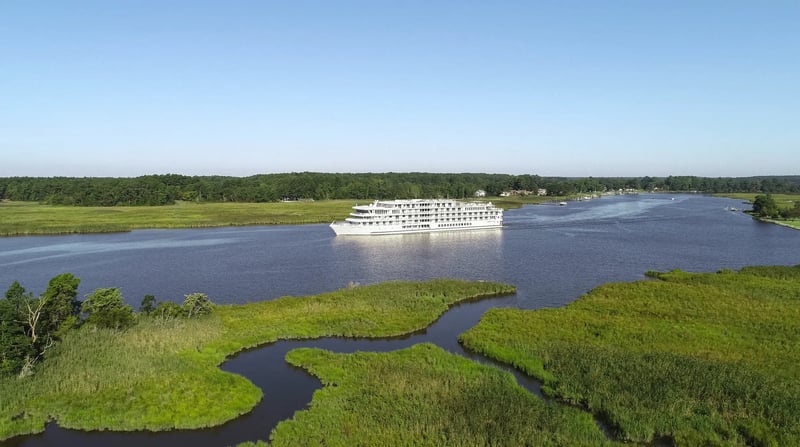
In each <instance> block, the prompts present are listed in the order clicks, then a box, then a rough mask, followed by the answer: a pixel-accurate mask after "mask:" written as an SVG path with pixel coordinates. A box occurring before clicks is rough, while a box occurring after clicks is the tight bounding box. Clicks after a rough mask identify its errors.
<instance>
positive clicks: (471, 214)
mask: <svg viewBox="0 0 800 447" xmlns="http://www.w3.org/2000/svg"><path fill="white" fill-rule="evenodd" d="M502 226H503V210H502V209H500V208H497V207H496V206H494V205H492V203H491V202H489V203H481V202H460V201H457V200H451V199H415V200H387V201H381V200H376V201H375V202H373V203H370V204H369V205H356V206H354V207H353V212H351V213H350V217H348V218H347V219H345V220H344V222H334V223H332V224H331V228H332V229H333V231H334V232H335V233H336V235H340V236H343V235H376V234H400V233H428V232H432V231H452V230H477V229H482V228H500V227H502Z"/></svg>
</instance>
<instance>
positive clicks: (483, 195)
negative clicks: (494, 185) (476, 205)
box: [475, 189, 486, 197]
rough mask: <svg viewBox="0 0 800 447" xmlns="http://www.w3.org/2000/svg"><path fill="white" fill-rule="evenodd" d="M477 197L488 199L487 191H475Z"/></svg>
mask: <svg viewBox="0 0 800 447" xmlns="http://www.w3.org/2000/svg"><path fill="white" fill-rule="evenodd" d="M475 197H486V191H484V190H482V189H479V190H477V191H475Z"/></svg>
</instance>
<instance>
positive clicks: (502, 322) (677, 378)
mask: <svg viewBox="0 0 800 447" xmlns="http://www.w3.org/2000/svg"><path fill="white" fill-rule="evenodd" d="M649 276H652V277H654V278H657V279H658V280H657V281H652V280H648V281H640V282H634V283H627V284H609V285H604V286H601V287H598V288H597V289H595V290H593V291H591V292H590V293H588V294H587V295H585V296H583V297H581V298H580V299H579V300H577V301H576V302H574V303H572V304H570V305H568V306H566V307H564V308H560V309H544V310H536V311H527V310H514V309H492V310H490V311H488V312H487V313H486V314H485V315H484V316H483V318H482V319H481V322H480V323H479V324H478V326H476V327H475V328H473V329H471V330H469V331H468V332H466V333H465V334H463V335H462V337H461V341H462V343H463V344H465V345H466V346H467V347H468V348H470V349H472V350H475V351H478V352H482V353H485V354H486V355H488V356H490V357H493V358H495V359H498V360H501V361H503V362H507V363H509V364H511V365H514V366H515V367H517V368H519V369H521V370H523V371H525V372H526V373H528V374H530V375H532V376H535V377H537V378H539V379H541V380H542V381H543V382H544V384H545V387H544V391H545V392H547V393H549V394H551V395H553V396H556V397H558V398H559V399H562V400H564V401H568V402H571V403H574V404H578V405H581V406H584V407H586V408H588V409H589V410H590V411H592V412H594V413H595V414H598V415H600V416H602V417H603V418H604V419H607V420H608V422H609V423H610V424H611V425H612V426H613V427H614V428H615V430H616V431H617V434H618V436H619V437H620V438H621V439H624V440H630V441H634V442H646V441H650V440H652V439H654V438H655V437H661V436H668V437H671V438H672V439H673V440H674V441H675V444H676V445H687V446H688V445H769V446H782V445H800V367H798V365H800V331H798V322H799V321H800V266H796V267H752V268H745V269H742V270H741V271H739V272H733V271H721V272H718V273H716V274H696V273H686V272H681V271H673V272H669V273H654V272H653V273H649Z"/></svg>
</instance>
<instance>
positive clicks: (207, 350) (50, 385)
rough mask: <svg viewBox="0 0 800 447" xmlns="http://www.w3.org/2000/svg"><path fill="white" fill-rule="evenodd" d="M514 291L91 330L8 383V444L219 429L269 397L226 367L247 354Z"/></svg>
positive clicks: (313, 305) (329, 303)
mask: <svg viewBox="0 0 800 447" xmlns="http://www.w3.org/2000/svg"><path fill="white" fill-rule="evenodd" d="M513 292H514V288H513V287H512V286H508V285H504V284H499V283H492V282H467V281H459V280H434V281H428V282H421V283H417V282H391V283H384V284H378V285H371V286H359V287H354V288H349V289H343V290H339V291H336V292H331V293H325V294H321V295H315V296H311V297H300V298H298V297H284V298H279V299H276V300H273V301H267V302H257V303H251V304H244V305H224V306H217V307H216V308H215V311H214V312H213V313H212V314H210V315H207V316H204V317H201V318H197V319H192V320H187V319H182V318H178V319H156V318H148V317H141V318H140V320H139V322H138V324H137V325H135V326H134V327H132V328H130V329H128V330H126V331H122V332H120V331H112V330H104V329H96V328H92V327H89V326H85V327H83V328H82V329H80V330H76V331H72V332H69V333H67V335H66V336H65V338H64V339H63V341H62V342H61V343H59V344H58V345H57V347H56V348H54V349H53V350H51V351H50V352H48V355H47V358H46V360H45V361H44V362H42V363H41V364H40V365H39V367H38V369H37V370H36V372H35V374H34V375H33V376H30V377H27V378H25V379H18V378H16V377H5V378H0V396H2V399H0V440H2V439H7V438H9V437H12V436H15V435H19V434H27V433H35V432H39V431H42V430H43V429H44V424H45V422H46V421H47V420H50V419H53V420H56V421H57V422H58V423H59V425H61V426H64V427H68V428H77V429H84V430H104V429H108V430H139V429H146V430H154V431H157V430H169V429H173V428H189V429H190V428H200V427H209V426H214V425H219V424H221V423H223V422H225V421H228V420H230V419H233V418H235V417H237V416H239V415H241V414H243V413H246V412H248V411H250V410H251V409H252V408H253V406H255V404H256V403H257V402H258V401H259V400H260V399H261V396H262V393H261V390H260V389H259V388H257V387H256V386H255V385H253V384H252V383H251V382H250V381H248V380H247V379H245V378H244V377H241V376H239V375H236V374H231V373H228V372H223V371H221V370H220V369H219V368H218V366H219V364H220V363H222V362H223V361H224V359H225V358H226V357H228V356H230V355H232V354H234V353H236V352H238V351H240V350H242V349H245V348H248V347H253V346H257V345H260V344H264V343H269V342H274V341H276V340H279V339H298V338H317V337H323V336H361V337H385V336H392V335H401V334H405V333H409V332H413V331H415V330H418V329H422V328H424V327H426V326H428V325H429V324H431V323H432V322H433V321H435V320H436V319H437V318H438V317H439V316H440V315H441V314H442V313H444V312H445V311H446V310H447V309H448V308H449V307H450V306H452V305H454V304H455V303H458V302H461V301H465V300H470V299H477V298H480V297H487V296H495V295H504V294H509V293H513Z"/></svg>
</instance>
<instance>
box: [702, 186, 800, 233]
mask: <svg viewBox="0 0 800 447" xmlns="http://www.w3.org/2000/svg"><path fill="white" fill-rule="evenodd" d="M714 195H715V196H717V197H728V198H730V199H739V200H742V201H745V202H747V203H749V204H752V203H753V201H754V200H755V198H756V196H758V195H761V194H759V193H727V194H714ZM771 196H772V198H773V199H775V204H776V205H778V208H779V209H782V210H785V209H790V208H794V207H795V205H796V204H797V203H800V194H771ZM754 218H755V219H758V220H760V221H762V222H767V223H772V224H776V225H781V226H784V227H788V228H793V229H795V230H800V220H799V219H764V218H758V217H755V216H754Z"/></svg>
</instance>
